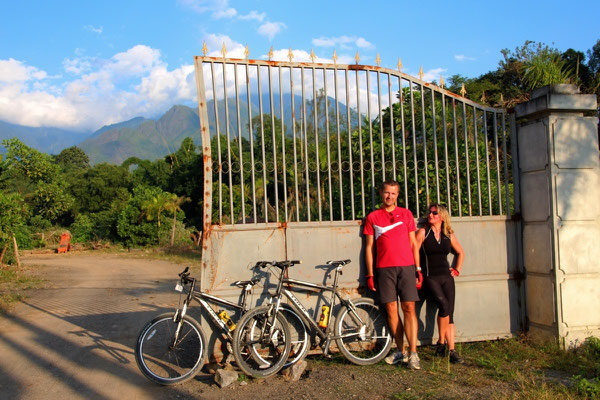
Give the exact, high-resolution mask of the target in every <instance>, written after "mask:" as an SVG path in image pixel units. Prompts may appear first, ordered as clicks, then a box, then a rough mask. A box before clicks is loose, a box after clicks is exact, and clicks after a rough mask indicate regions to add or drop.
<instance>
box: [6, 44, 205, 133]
mask: <svg viewBox="0 0 600 400" xmlns="http://www.w3.org/2000/svg"><path fill="white" fill-rule="evenodd" d="M63 67H64V68H65V70H66V71H68V72H70V73H73V74H76V75H77V77H76V78H75V79H72V80H70V81H67V82H64V83H62V84H61V85H56V82H54V79H55V78H56V77H51V76H48V75H47V74H46V72H44V71H41V70H39V69H37V68H35V67H32V66H28V65H26V64H25V63H24V62H21V61H17V60H14V59H8V60H0V120H3V121H7V122H11V123H15V124H21V125H26V126H52V127H60V128H67V129H74V130H94V129H98V128H99V127H100V126H102V125H105V124H110V123H114V122H119V121H123V120H127V119H130V118H133V117H136V116H140V115H141V116H147V117H148V116H153V115H156V114H157V113H160V112H164V111H165V110H167V109H168V108H169V107H171V106H172V105H173V104H177V103H181V102H190V101H195V100H196V84H195V75H194V66H193V65H182V66H180V67H178V68H175V69H169V68H168V66H167V64H166V63H165V62H164V60H163V59H162V56H161V53H160V51H159V50H157V49H153V48H151V47H148V46H144V45H137V46H134V47H132V48H130V49H128V50H126V51H124V52H121V53H117V54H115V55H113V56H112V57H110V58H108V59H92V58H86V57H78V58H73V59H68V58H67V59H65V60H64V61H63ZM51 80H52V81H51ZM51 82H53V83H54V84H50V83H51Z"/></svg>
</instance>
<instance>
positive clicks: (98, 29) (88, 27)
mask: <svg viewBox="0 0 600 400" xmlns="http://www.w3.org/2000/svg"><path fill="white" fill-rule="evenodd" d="M83 29H85V30H88V31H90V32H94V33H97V34H98V35H100V34H102V31H103V29H104V28H102V27H101V26H99V27H97V28H96V27H95V26H93V25H86V26H84V27H83Z"/></svg>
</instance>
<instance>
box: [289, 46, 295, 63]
mask: <svg viewBox="0 0 600 400" xmlns="http://www.w3.org/2000/svg"><path fill="white" fill-rule="evenodd" d="M288 59H289V60H290V62H292V60H293V59H294V53H292V48H291V47H290V51H289V52H288Z"/></svg>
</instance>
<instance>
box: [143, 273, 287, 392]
mask: <svg viewBox="0 0 600 400" xmlns="http://www.w3.org/2000/svg"><path fill="white" fill-rule="evenodd" d="M188 271H189V268H187V267H186V268H185V270H183V272H181V273H180V274H179V280H178V281H177V284H176V286H175V290H176V291H178V292H180V293H182V294H185V299H184V300H183V302H181V301H180V305H179V307H178V308H177V309H176V310H175V312H174V313H172V312H170V313H165V314H161V315H159V316H157V317H155V318H154V319H152V320H151V321H150V322H149V323H148V324H146V326H145V327H144V328H143V329H142V331H141V332H140V334H139V337H138V340H137V345H136V349H135V359H136V361H137V364H138V367H139V368H140V370H141V371H142V373H143V374H144V376H146V378H148V379H150V380H151V381H153V382H156V383H158V384H161V385H172V384H175V383H181V382H184V381H186V380H189V379H191V378H193V377H194V376H195V375H196V373H197V372H198V370H199V369H200V368H202V366H203V364H204V358H205V355H206V343H207V341H206V336H205V335H204V332H203V330H202V327H201V326H200V323H198V321H196V320H195V319H194V318H192V317H190V316H189V315H187V311H188V308H189V306H190V304H191V302H192V300H196V301H197V302H198V303H199V304H200V307H201V308H202V309H203V310H206V312H207V314H208V315H209V316H210V319H209V320H210V321H212V323H213V325H214V326H215V327H216V329H217V330H218V331H219V332H220V333H221V334H222V336H223V338H224V339H225V340H226V342H227V343H232V341H233V340H234V337H233V335H232V332H236V330H235V328H236V324H235V323H234V322H233V321H232V320H231V318H230V317H229V316H228V315H226V314H223V313H222V312H221V313H219V314H218V313H217V311H215V309H214V308H213V307H212V306H211V305H210V304H209V303H213V304H219V305H222V306H225V307H229V308H231V309H234V310H237V311H239V312H240V314H242V315H245V314H247V313H248V308H247V307H246V303H247V298H248V295H249V294H250V292H251V290H252V288H253V287H254V285H256V284H257V283H258V282H259V279H257V278H253V279H251V280H248V281H237V282H235V283H234V285H235V286H238V287H240V288H241V289H242V295H241V298H240V301H239V303H234V302H231V301H229V300H226V299H222V298H220V297H217V296H214V295H211V294H209V293H206V292H202V291H200V290H197V289H196V287H195V286H196V279H195V278H192V277H190V276H189V275H190V273H189V272H188ZM284 318H285V317H284V316H283V315H278V316H277V319H273V320H271V321H269V324H268V327H269V332H271V340H270V341H264V342H261V343H260V344H259V345H255V346H254V347H253V348H252V357H257V358H260V359H261V360H262V364H261V369H260V376H262V377H266V376H270V375H273V374H275V373H277V372H278V371H279V370H280V369H281V368H282V367H283V366H284V365H285V363H286V361H287V357H288V355H289V353H290V348H291V337H290V331H289V328H288V323H286V320H285V319H284ZM288 318H293V317H288ZM232 347H234V346H232ZM246 356H247V357H248V355H246Z"/></svg>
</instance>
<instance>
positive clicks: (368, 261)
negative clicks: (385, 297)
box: [365, 235, 375, 291]
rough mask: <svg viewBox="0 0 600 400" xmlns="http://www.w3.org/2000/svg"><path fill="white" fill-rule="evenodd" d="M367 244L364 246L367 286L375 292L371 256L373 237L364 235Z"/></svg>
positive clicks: (372, 252)
mask: <svg viewBox="0 0 600 400" xmlns="http://www.w3.org/2000/svg"><path fill="white" fill-rule="evenodd" d="M365 238H366V239H367V242H366V244H365V264H366V265H367V275H366V276H365V277H366V278H367V279H366V281H367V286H368V287H369V289H371V290H373V291H374V290H375V284H374V283H373V254H374V246H373V243H374V240H373V235H365Z"/></svg>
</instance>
